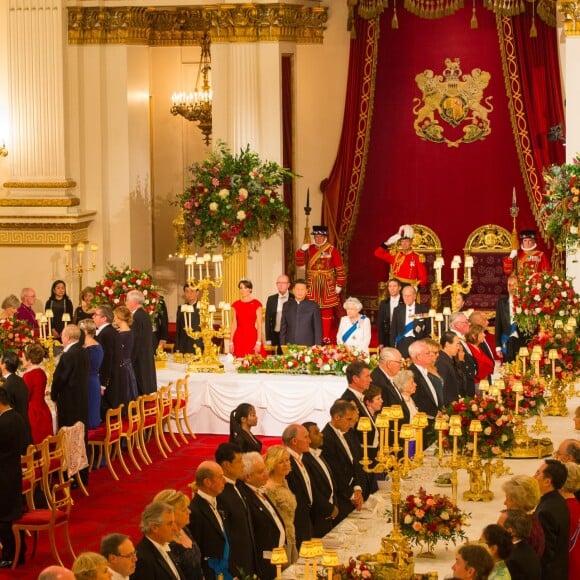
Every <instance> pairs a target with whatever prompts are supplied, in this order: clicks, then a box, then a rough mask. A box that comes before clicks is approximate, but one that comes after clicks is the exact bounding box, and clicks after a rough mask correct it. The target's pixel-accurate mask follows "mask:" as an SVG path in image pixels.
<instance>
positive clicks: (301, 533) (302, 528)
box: [286, 455, 312, 551]
mask: <svg viewBox="0 0 580 580" xmlns="http://www.w3.org/2000/svg"><path fill="white" fill-rule="evenodd" d="M290 465H291V469H290V473H289V474H288V475H287V476H286V481H287V483H288V487H289V488H290V491H291V492H292V493H293V494H294V496H295V497H296V511H295V512H294V529H295V530H296V548H297V549H298V551H300V545H301V544H302V542H303V541H304V540H310V539H311V538H312V521H311V520H310V508H311V507H312V502H311V501H310V496H309V495H308V488H307V487H306V481H305V480H304V476H303V475H302V472H301V471H300V467H299V466H298V463H296V459H294V457H293V456H292V455H290ZM310 486H311V487H312V482H311V483H310Z"/></svg>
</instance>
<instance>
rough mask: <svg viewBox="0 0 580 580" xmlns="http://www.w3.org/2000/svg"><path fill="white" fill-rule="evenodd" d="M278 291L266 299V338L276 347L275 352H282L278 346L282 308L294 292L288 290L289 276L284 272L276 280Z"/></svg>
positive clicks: (291, 298)
mask: <svg viewBox="0 0 580 580" xmlns="http://www.w3.org/2000/svg"><path fill="white" fill-rule="evenodd" d="M276 288H277V289H278V292H276V294H272V295H271V296H268V300H267V301H266V317H265V323H266V340H267V341H269V342H270V344H271V345H272V346H274V347H276V354H282V349H281V348H280V327H281V325H282V309H283V308H284V304H286V302H288V301H289V300H294V294H292V292H290V290H289V288H290V278H288V276H286V274H280V276H278V279H277V280H276Z"/></svg>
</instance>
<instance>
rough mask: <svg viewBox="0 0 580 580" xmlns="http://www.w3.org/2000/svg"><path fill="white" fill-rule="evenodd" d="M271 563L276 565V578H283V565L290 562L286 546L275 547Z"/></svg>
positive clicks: (279, 579) (278, 579)
mask: <svg viewBox="0 0 580 580" xmlns="http://www.w3.org/2000/svg"><path fill="white" fill-rule="evenodd" d="M270 563H271V564H272V566H276V580H282V566H285V565H286V564H288V555H287V554H286V550H285V548H283V547H282V548H274V549H273V550H272V557H271V558H270Z"/></svg>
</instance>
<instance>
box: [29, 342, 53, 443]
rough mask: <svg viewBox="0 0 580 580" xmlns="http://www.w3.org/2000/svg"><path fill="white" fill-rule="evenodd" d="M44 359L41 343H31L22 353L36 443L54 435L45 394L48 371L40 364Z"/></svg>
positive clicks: (31, 423)
mask: <svg viewBox="0 0 580 580" xmlns="http://www.w3.org/2000/svg"><path fill="white" fill-rule="evenodd" d="M43 359H44V349H43V348H42V347H41V346H40V345H39V344H30V345H28V347H27V348H26V350H25V351H24V354H23V355H22V366H23V367H24V368H25V369H26V371H25V373H24V375H22V378H23V379H24V382H25V383H26V386H27V387H28V392H29V398H28V420H29V421H30V430H31V431H32V441H33V443H34V444H35V445H36V444H38V443H41V442H42V440H43V439H44V438H45V437H47V436H48V435H53V430H52V414H51V412H50V409H49V407H48V405H47V404H46V400H45V398H44V395H45V393H46V373H45V372H44V371H43V370H42V369H41V368H40V367H39V366H38V365H40V363H41V362H42V360H43Z"/></svg>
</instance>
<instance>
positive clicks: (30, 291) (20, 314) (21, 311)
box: [16, 288, 38, 336]
mask: <svg viewBox="0 0 580 580" xmlns="http://www.w3.org/2000/svg"><path fill="white" fill-rule="evenodd" d="M20 300H21V303H20V306H19V307H18V310H17V311H16V320H22V321H24V322H26V323H27V324H29V325H30V326H31V327H32V328H34V333H35V335H36V336H38V320H36V312H34V309H33V308H32V307H33V306H34V303H35V302H36V292H35V290H34V288H22V292H20Z"/></svg>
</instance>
